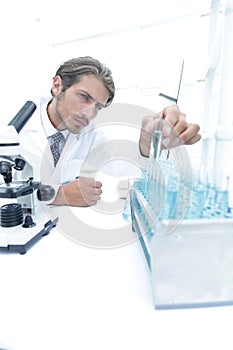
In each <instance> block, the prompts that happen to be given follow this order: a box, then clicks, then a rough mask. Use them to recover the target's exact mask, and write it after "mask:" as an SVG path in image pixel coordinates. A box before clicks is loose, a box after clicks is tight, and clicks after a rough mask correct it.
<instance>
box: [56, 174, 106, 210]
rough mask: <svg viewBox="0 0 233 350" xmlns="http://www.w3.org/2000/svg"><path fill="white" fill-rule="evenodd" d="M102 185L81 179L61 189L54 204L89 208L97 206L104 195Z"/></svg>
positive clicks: (88, 179)
mask: <svg viewBox="0 0 233 350" xmlns="http://www.w3.org/2000/svg"><path fill="white" fill-rule="evenodd" d="M101 187H102V184H101V182H99V181H95V179H92V178H86V177H80V178H78V179H77V180H74V181H72V182H70V183H68V184H67V185H63V186H61V187H59V189H58V192H57V195H56V197H55V199H54V201H53V203H52V204H54V205H69V206H76V207H89V206H91V205H95V204H96V203H97V201H98V200H100V196H101V194H102V189H101Z"/></svg>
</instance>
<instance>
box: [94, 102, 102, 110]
mask: <svg viewBox="0 0 233 350" xmlns="http://www.w3.org/2000/svg"><path fill="white" fill-rule="evenodd" d="M95 108H96V109H97V110H98V111H101V109H102V108H103V106H102V105H101V104H100V103H97V104H96V105H95Z"/></svg>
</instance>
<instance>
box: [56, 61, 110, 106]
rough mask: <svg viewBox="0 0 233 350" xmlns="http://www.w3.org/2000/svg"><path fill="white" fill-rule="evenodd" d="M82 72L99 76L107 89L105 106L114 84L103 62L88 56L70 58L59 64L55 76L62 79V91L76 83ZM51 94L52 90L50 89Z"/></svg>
mask: <svg viewBox="0 0 233 350" xmlns="http://www.w3.org/2000/svg"><path fill="white" fill-rule="evenodd" d="M84 74H93V75H94V76H96V77H98V78H100V79H101V80H102V82H103V84H104V86H105V87H106V88H107V89H108V91H109V99H108V101H107V104H106V106H109V105H110V104H111V102H112V100H113V98H114V95H115V86H114V82H113V78H112V72H111V71H110V69H109V68H107V67H106V66H105V65H104V64H102V63H100V62H99V61H98V60H96V59H94V58H92V57H90V56H85V57H78V58H72V59H70V60H68V61H66V62H64V63H62V64H61V65H60V67H59V68H58V70H57V71H56V74H55V76H58V75H59V76H60V77H61V79H62V84H63V89H62V91H63V92H64V91H65V90H66V89H68V88H69V87H70V86H72V85H73V84H75V83H78V82H79V81H80V79H81V77H82V76H83V75H84ZM51 93H52V95H53V92H52V91H51Z"/></svg>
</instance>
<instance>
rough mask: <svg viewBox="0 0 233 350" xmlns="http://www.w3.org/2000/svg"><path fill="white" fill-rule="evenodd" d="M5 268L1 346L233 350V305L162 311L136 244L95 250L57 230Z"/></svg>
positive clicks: (12, 256)
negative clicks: (156, 307)
mask: <svg viewBox="0 0 233 350" xmlns="http://www.w3.org/2000/svg"><path fill="white" fill-rule="evenodd" d="M127 229H128V230H129V231H131V225H130V224H129V225H128V226H127ZM0 266H1V289H0V298H1V309H0V348H1V349H5V350H42V349H43V350H64V349H67V350H76V349H81V350H92V349H101V350H115V349H117V350H119V349H123V350H124V349H127V350H128V349H134V348H135V349H136V348H137V349H140V348H141V349H148V350H149V349H151V350H152V349H153V350H154V349H159V350H167V349H172V348H177V349H180V350H181V349H185V350H186V349H189V350H191V349H195V350H196V349H199V350H202V349H224V350H228V349H232V348H233V339H232V321H233V306H218V307H204V308H185V309H176V310H174V309H170V310H157V309H155V307H154V300H153V294H152V289H151V281H150V277H149V273H148V268H147V266H146V262H145V259H144V257H143V254H142V251H141V248H140V244H139V241H138V240H137V239H135V241H132V242H131V243H128V244H125V245H122V246H119V247H115V248H111V249H101V248H93V247H88V246H85V245H83V244H81V243H80V244H79V243H78V242H75V241H74V240H73V239H71V238H69V237H67V236H66V235H64V234H63V233H62V232H61V231H60V230H59V228H57V227H56V228H54V229H53V230H52V231H51V232H50V234H49V235H47V236H45V237H43V238H42V239H41V240H40V241H39V242H37V244H36V245H34V246H33V247H31V248H30V249H29V250H28V251H27V253H26V254H24V255H20V254H19V253H9V254H8V253H4V252H1V253H0Z"/></svg>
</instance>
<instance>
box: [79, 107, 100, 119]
mask: <svg viewBox="0 0 233 350" xmlns="http://www.w3.org/2000/svg"><path fill="white" fill-rule="evenodd" d="M97 113H98V110H97V108H96V106H95V105H93V106H91V107H90V106H89V107H88V108H85V109H83V110H82V112H81V114H82V116H84V117H85V118H86V119H88V120H89V121H90V120H92V119H94V118H95V117H96V115H97Z"/></svg>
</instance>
